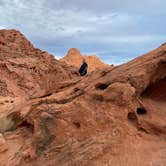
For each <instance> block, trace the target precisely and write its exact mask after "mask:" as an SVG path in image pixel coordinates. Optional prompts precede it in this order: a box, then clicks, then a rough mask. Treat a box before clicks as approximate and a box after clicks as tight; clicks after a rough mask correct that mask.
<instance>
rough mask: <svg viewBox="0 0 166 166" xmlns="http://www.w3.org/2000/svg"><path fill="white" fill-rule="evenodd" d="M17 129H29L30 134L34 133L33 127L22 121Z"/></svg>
mask: <svg viewBox="0 0 166 166" xmlns="http://www.w3.org/2000/svg"><path fill="white" fill-rule="evenodd" d="M18 127H26V128H27V129H29V130H30V131H31V132H32V133H33V131H34V126H33V125H32V124H31V123H29V122H27V121H23V122H22V123H21V124H20V125H19V126H18Z"/></svg>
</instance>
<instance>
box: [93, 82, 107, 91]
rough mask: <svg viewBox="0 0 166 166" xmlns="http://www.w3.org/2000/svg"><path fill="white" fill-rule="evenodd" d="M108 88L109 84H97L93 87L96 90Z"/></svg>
mask: <svg viewBox="0 0 166 166" xmlns="http://www.w3.org/2000/svg"><path fill="white" fill-rule="evenodd" d="M108 86H109V84H105V83H98V84H96V85H95V88H96V89H97V90H105V89H107V88H108Z"/></svg>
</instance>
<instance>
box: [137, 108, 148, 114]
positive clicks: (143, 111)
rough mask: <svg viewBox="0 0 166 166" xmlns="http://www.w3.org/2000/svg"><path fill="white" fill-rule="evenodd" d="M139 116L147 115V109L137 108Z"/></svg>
mask: <svg viewBox="0 0 166 166" xmlns="http://www.w3.org/2000/svg"><path fill="white" fill-rule="evenodd" d="M136 112H137V114H138V115H144V114H146V113H147V111H146V109H145V108H140V107H139V108H137V111H136Z"/></svg>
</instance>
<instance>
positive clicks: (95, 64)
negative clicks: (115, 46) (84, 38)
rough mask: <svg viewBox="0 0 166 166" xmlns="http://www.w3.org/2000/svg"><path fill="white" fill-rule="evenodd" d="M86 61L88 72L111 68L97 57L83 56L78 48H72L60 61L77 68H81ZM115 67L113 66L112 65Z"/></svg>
mask: <svg viewBox="0 0 166 166" xmlns="http://www.w3.org/2000/svg"><path fill="white" fill-rule="evenodd" d="M83 59H85V60H86V62H87V63H88V71H89V72H91V71H95V70H96V69H104V68H107V67H109V65H107V64H104V63H103V62H101V61H100V59H99V58H98V57H97V56H96V55H91V56H88V55H84V56H82V55H81V53H80V51H79V50H77V49H76V48H71V49H70V50H69V51H68V53H67V55H66V56H65V57H63V58H62V59H60V61H62V62H65V63H66V64H68V65H71V66H75V67H77V68H79V67H80V66H81V64H82V60H83ZM111 67H113V65H111Z"/></svg>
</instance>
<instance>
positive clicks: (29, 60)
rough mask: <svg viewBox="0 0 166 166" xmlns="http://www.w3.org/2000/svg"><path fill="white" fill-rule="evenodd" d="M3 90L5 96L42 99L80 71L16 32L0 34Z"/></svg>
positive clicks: (8, 31)
mask: <svg viewBox="0 0 166 166" xmlns="http://www.w3.org/2000/svg"><path fill="white" fill-rule="evenodd" d="M0 75H1V78H0V89H1V92H0V93H1V95H3V96H7V95H9V96H27V97H31V98H34V97H39V96H42V95H46V94H48V93H50V91H51V90H52V89H54V88H56V86H57V85H58V84H59V83H61V82H62V81H66V80H70V79H71V78H73V77H74V76H75V75H77V71H76V70H75V69H73V68H71V67H68V66H66V65H64V64H63V63H61V62H59V61H57V60H56V59H54V57H53V56H52V55H49V54H48V53H47V52H45V51H41V50H39V49H36V48H34V47H33V45H32V44H31V43H30V42H29V41H28V40H27V39H26V38H25V37H24V36H23V35H22V34H21V33H20V32H18V31H16V30H1V31H0Z"/></svg>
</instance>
